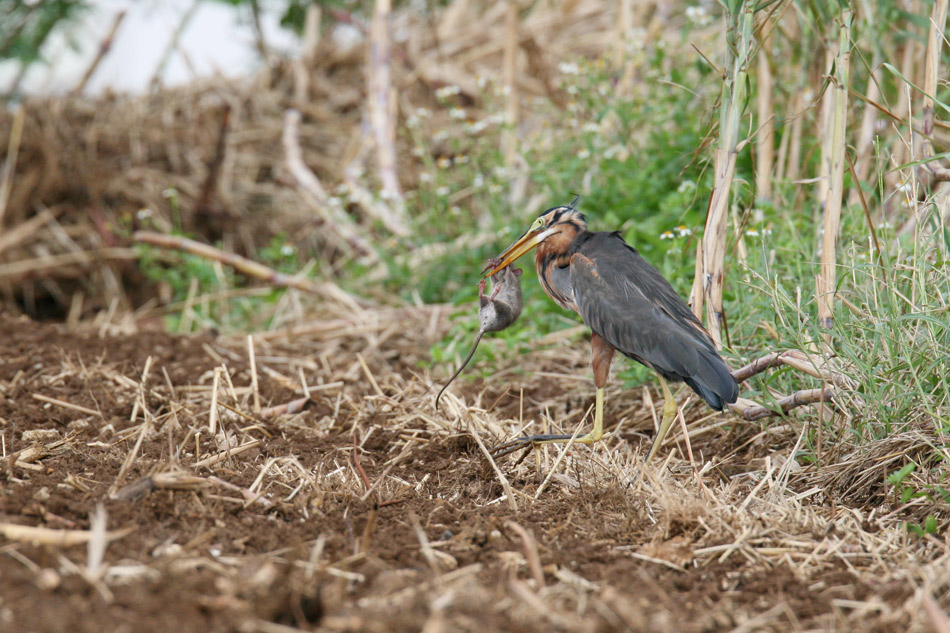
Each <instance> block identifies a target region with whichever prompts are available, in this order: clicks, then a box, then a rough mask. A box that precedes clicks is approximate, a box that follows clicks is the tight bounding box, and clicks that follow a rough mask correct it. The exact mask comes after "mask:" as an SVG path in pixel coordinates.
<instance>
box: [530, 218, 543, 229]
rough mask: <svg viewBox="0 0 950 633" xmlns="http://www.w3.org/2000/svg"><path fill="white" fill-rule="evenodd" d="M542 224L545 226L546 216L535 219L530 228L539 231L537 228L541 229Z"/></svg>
mask: <svg viewBox="0 0 950 633" xmlns="http://www.w3.org/2000/svg"><path fill="white" fill-rule="evenodd" d="M542 226H544V218H543V217H542V218H538V219H537V220H535V221H534V224H532V225H531V228H530V229H529V230H530V231H537V230H538V229H540V228H541V227H542Z"/></svg>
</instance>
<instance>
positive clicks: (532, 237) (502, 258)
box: [483, 196, 587, 277]
mask: <svg viewBox="0 0 950 633" xmlns="http://www.w3.org/2000/svg"><path fill="white" fill-rule="evenodd" d="M580 199H581V197H580V196H577V197H576V198H574V202H572V203H571V204H570V205H568V206H562V207H553V208H551V209H548V210H547V211H545V212H544V213H542V214H541V215H539V216H538V217H537V219H536V220H535V221H534V222H533V223H532V224H531V226H530V227H529V228H528V230H527V231H525V232H524V233H523V234H522V235H521V237H519V238H518V239H517V240H515V242H514V243H513V244H512V245H511V246H509V247H508V248H506V249H505V250H504V251H503V252H502V253H501V255H499V256H498V257H496V258H495V259H494V260H492V263H493V264H495V265H494V266H491V265H490V266H489V268H490V270H489V268H486V269H485V271H483V272H484V276H485V277H488V276H490V275H494V274H495V273H496V272H498V271H499V270H501V269H502V268H504V267H505V266H509V265H511V264H512V263H514V261H515V260H517V259H518V258H520V257H522V256H523V255H526V254H528V253H530V252H531V251H532V250H533V249H535V248H536V247H538V246H539V245H541V244H542V243H544V242H545V241H547V240H554V239H558V237H557V236H559V238H560V240H563V241H564V244H565V248H566V245H567V244H569V243H570V242H571V240H573V239H574V236H575V235H577V234H578V233H580V232H582V231H585V230H587V220H586V219H585V218H584V214H583V213H581V212H580V211H578V210H577V203H578V202H579V201H580Z"/></svg>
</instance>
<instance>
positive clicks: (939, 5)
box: [915, 0, 950, 188]
mask: <svg viewBox="0 0 950 633" xmlns="http://www.w3.org/2000/svg"><path fill="white" fill-rule="evenodd" d="M946 23H947V0H934V6H933V12H932V13H931V15H930V28H928V29H927V31H928V36H927V56H926V60H925V64H924V86H923V93H924V94H923V97H924V99H923V107H922V109H921V119H922V120H921V128H922V130H921V136H922V138H921V144H920V157H919V158H918V160H921V161H924V163H923V164H921V165H919V166H918V168H917V177H918V180H920V182H921V184H922V185H923V186H924V187H925V188H926V187H928V186H929V184H930V180H931V178H930V177H929V175H930V173H934V171H935V170H934V169H933V168H935V167H937V165H931V164H930V163H929V161H930V160H931V159H932V158H933V156H934V143H933V132H934V118H935V112H934V95H936V94H937V75H938V72H939V69H940V51H941V49H943V43H944V35H943V30H944V26H945V25H946ZM915 158H916V157H915ZM944 171H947V172H950V170H946V169H944ZM928 172H929V173H928ZM948 176H950V173H948ZM947 180H950V177H948V178H947Z"/></svg>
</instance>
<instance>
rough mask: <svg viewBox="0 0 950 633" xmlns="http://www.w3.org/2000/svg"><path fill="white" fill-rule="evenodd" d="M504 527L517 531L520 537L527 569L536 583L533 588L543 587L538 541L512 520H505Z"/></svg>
mask: <svg viewBox="0 0 950 633" xmlns="http://www.w3.org/2000/svg"><path fill="white" fill-rule="evenodd" d="M505 527H506V528H508V529H509V530H512V531H513V532H517V533H518V536H520V537H521V545H522V547H524V557H525V560H527V561H528V569H530V570H531V575H532V576H533V577H534V582H535V583H536V585H537V586H536V587H535V590H539V589H542V588H543V587H544V571H543V570H542V569H541V557H540V556H538V543H537V542H536V541H535V540H534V537H533V536H531V533H530V532H528V530H526V529H524V528H523V527H521V526H520V525H519V524H517V523H515V522H514V521H511V520H509V521H505Z"/></svg>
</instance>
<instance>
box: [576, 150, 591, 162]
mask: <svg viewBox="0 0 950 633" xmlns="http://www.w3.org/2000/svg"><path fill="white" fill-rule="evenodd" d="M577 157H578V158H580V159H585V158H590V150H588V149H587V148H584V149H581V150H578V151H577Z"/></svg>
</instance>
